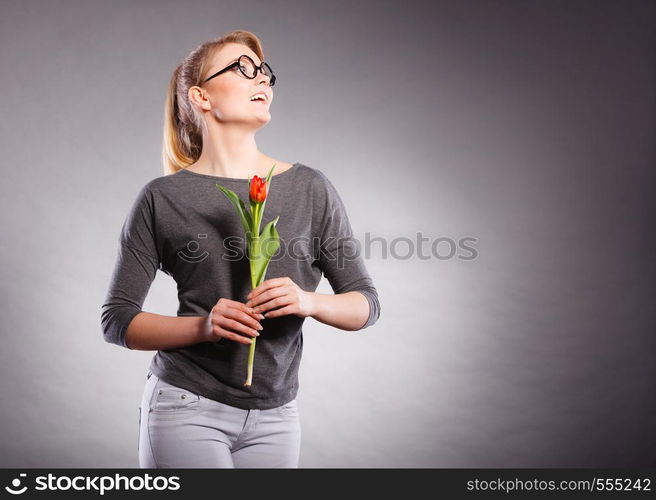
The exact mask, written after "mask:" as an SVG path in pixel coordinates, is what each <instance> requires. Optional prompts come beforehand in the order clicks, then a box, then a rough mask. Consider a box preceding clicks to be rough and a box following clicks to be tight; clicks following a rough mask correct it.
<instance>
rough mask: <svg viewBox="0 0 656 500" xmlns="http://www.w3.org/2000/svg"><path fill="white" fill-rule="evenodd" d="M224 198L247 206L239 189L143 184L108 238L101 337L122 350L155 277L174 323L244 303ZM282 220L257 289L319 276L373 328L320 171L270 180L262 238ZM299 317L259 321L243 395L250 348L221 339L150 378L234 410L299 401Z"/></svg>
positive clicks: (176, 356)
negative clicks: (173, 289) (220, 304)
mask: <svg viewBox="0 0 656 500" xmlns="http://www.w3.org/2000/svg"><path fill="white" fill-rule="evenodd" d="M217 183H218V184H221V185H223V186H225V187H227V188H229V189H231V190H233V191H234V192H235V193H236V194H237V195H238V196H239V197H240V198H241V199H242V200H243V201H244V203H245V204H246V205H247V206H248V194H249V193H248V180H247V179H233V178H228V177H217V176H212V175H205V174H199V173H195V172H191V171H188V170H184V169H183V170H180V171H178V172H176V173H175V174H171V175H165V176H162V177H157V178H154V179H152V180H151V181H149V182H148V183H147V184H146V185H145V186H144V187H143V188H142V189H141V190H140V192H139V194H138V196H137V198H136V200H135V201H134V204H133V206H132V208H131V210H130V211H129V213H128V215H127V218H126V219H125V222H124V224H123V227H122V229H121V232H120V236H119V239H118V258H117V261H116V265H115V268H114V272H113V274H112V277H111V280H110V284H109V289H108V291H107V295H106V298H105V301H104V303H103V305H102V313H101V325H102V331H103V335H104V338H105V340H106V341H107V342H111V343H114V344H117V345H120V346H123V347H126V348H129V347H128V346H127V345H126V342H125V332H126V330H127V328H128V325H129V324H130V322H131V321H132V319H133V318H134V317H135V316H136V315H137V314H138V313H139V312H141V311H142V309H141V307H142V306H143V303H144V300H145V298H146V295H147V293H148V290H149V289H150V286H151V284H152V282H153V280H154V279H155V274H156V272H157V270H158V269H159V270H161V271H162V272H164V273H166V274H168V275H169V276H171V277H173V279H174V280H175V282H176V283H177V288H178V299H179V308H178V312H177V315H178V316H205V317H206V316H208V315H209V313H210V310H211V309H212V307H213V306H214V305H215V304H216V302H217V301H218V300H219V299H220V298H222V297H225V298H228V299H232V300H236V301H239V302H247V299H246V295H247V294H248V293H249V292H250V291H251V289H252V287H251V279H250V267H249V262H248V258H247V253H246V239H245V235H244V230H243V227H242V225H241V221H240V219H239V216H238V215H237V212H236V210H235V208H234V206H233V205H232V204H231V203H230V201H229V200H228V198H227V197H226V196H225V195H224V194H223V193H222V192H221V191H220V190H219V189H218V188H217V187H216V184H217ZM278 215H279V216H280V219H279V221H278V223H277V225H276V229H277V231H278V234H279V236H280V248H279V249H278V251H277V252H276V254H275V255H274V256H273V257H272V259H271V261H270V263H269V267H268V269H267V272H266V276H265V278H264V279H265V280H268V279H271V278H276V277H285V276H288V277H289V278H291V279H292V280H293V281H294V283H296V284H297V285H298V286H299V287H300V288H302V289H303V290H305V291H315V290H316V288H317V286H318V284H319V281H320V280H321V275H322V273H323V274H324V275H325V276H326V278H327V279H328V282H329V283H330V285H331V287H332V289H333V291H334V292H335V293H345V292H350V291H358V292H360V293H361V294H363V295H364V296H365V297H366V298H367V301H368V302H369V318H368V320H367V321H366V323H365V324H364V325H363V326H362V327H361V328H360V329H363V328H367V327H369V326H371V325H373V324H374V323H375V322H376V321H377V320H378V317H379V315H380V304H379V301H378V294H377V292H376V289H375V287H374V285H373V282H372V280H371V278H370V276H369V274H368V272H367V270H366V268H365V265H364V262H363V259H362V256H361V251H360V246H359V244H358V242H357V240H356V239H355V238H354V237H353V232H352V228H351V224H350V222H349V219H348V216H347V213H346V209H345V207H344V204H343V202H342V200H341V198H340V196H339V194H338V193H337V190H336V189H335V187H334V185H333V184H332V183H331V182H330V181H329V180H328V178H327V177H326V175H325V174H324V173H323V172H321V171H320V170H318V169H315V168H312V167H308V166H306V165H304V164H302V163H295V164H294V166H293V167H291V168H290V169H288V170H286V171H284V172H282V173H280V174H277V175H276V174H275V170H274V175H273V177H272V178H271V186H270V189H269V192H268V195H267V202H266V206H265V210H264V216H263V219H262V224H261V228H263V227H264V226H265V224H266V223H267V222H269V221H270V220H272V219H273V218H275V217H276V216H278ZM304 320H305V318H301V317H299V316H296V315H294V314H287V315H284V316H279V317H274V318H265V319H263V320H260V323H261V324H262V326H263V330H261V331H260V336H259V337H257V342H256V346H255V358H254V365H253V380H252V385H251V386H250V387H245V386H244V385H243V384H244V382H245V380H246V376H247V362H248V349H249V346H248V345H246V344H241V343H239V342H235V341H232V340H228V339H221V340H219V341H214V342H200V343H197V344H194V345H189V346H185V347H181V348H175V349H163V350H159V351H157V353H156V354H155V355H154V356H153V359H152V361H151V364H150V370H151V371H152V372H153V373H154V374H155V375H157V376H158V377H160V378H162V379H163V380H164V381H166V382H169V383H171V384H174V385H177V386H179V387H183V388H186V389H188V390H190V391H193V392H195V393H197V394H200V395H202V396H204V397H207V398H211V399H214V400H216V401H219V402H222V403H225V404H228V405H231V406H235V407H238V408H243V409H253V408H257V409H269V408H274V407H277V406H280V405H283V404H285V403H288V402H289V401H291V400H292V399H294V398H295V397H296V394H297V392H298V387H299V383H298V369H299V364H300V361H301V355H302V350H303V331H302V326H303V322H304Z"/></svg>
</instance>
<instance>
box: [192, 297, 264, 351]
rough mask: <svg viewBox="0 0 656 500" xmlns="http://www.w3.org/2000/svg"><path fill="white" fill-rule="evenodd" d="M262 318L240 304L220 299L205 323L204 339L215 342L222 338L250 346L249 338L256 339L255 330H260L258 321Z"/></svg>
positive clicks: (256, 333)
mask: <svg viewBox="0 0 656 500" xmlns="http://www.w3.org/2000/svg"><path fill="white" fill-rule="evenodd" d="M262 318H264V316H262V314H258V313H256V312H253V311H252V309H251V308H250V307H247V306H246V304H243V303H242V302H237V301H235V300H230V299H226V298H220V299H219V301H218V302H217V303H216V304H215V305H214V307H213V308H212V310H211V311H210V314H209V316H208V317H207V321H206V322H205V332H204V333H205V338H206V339H207V341H209V342H212V341H217V340H221V339H222V338H225V339H230V340H234V341H235V342H240V343H242V344H251V343H252V341H251V339H250V338H248V337H245V336H244V334H245V335H248V336H250V337H257V336H258V335H259V333H258V332H257V330H262V325H261V324H260V322H259V321H258V319H262Z"/></svg>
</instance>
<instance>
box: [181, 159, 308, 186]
mask: <svg viewBox="0 0 656 500" xmlns="http://www.w3.org/2000/svg"><path fill="white" fill-rule="evenodd" d="M297 165H300V163H299V162H296V163H294V164H293V165H292V166H291V167H289V168H288V169H287V170H285V171H284V172H280V173H279V174H275V173H274V174H271V178H272V179H273V178H274V177H282V176H283V175H285V174H287V173H288V172H291V171H292V170H294V169H295V168H296V166H297ZM180 172H185V173H187V174H189V175H195V176H198V177H205V178H207V179H214V180H220V181H238V182H248V179H242V178H240V177H221V176H219V175H210V174H200V173H198V172H193V171H191V170H187V169H186V168H181V169H180V170H178V171H177V172H176V173H178V174H179V173H180ZM251 179H252V177H251Z"/></svg>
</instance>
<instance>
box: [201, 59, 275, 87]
mask: <svg viewBox="0 0 656 500" xmlns="http://www.w3.org/2000/svg"><path fill="white" fill-rule="evenodd" d="M235 67H237V68H239V71H241V74H242V75H244V76H245V77H246V78H250V79H251V80H252V79H253V78H255V77H256V76H257V72H258V71H259V72H261V73H262V74H263V75H266V76H268V77H269V85H270V86H271V87H273V86H274V85H275V83H276V75H274V74H273V70H272V69H271V66H269V65H268V64H267V63H265V62H263V63H262V64H261V65H259V66H257V65H256V64H255V61H253V60H252V59H251V58H250V57H248V56H247V55H246V54H244V55H243V56H239V59H237V60H236V61H235V62H233V63H232V64H231V65H229V66H226V67H225V68H223V69H222V70H221V71H217V72H216V73H214V74H213V75H211V76H209V77H207V78H205V80H203V81H202V82H201V85H202V84H203V83H205V82H207V81H209V80H211V79H212V78H214V77H215V76H219V75H220V74H221V73H225V72H226V71H228V70H230V69H232V68H235Z"/></svg>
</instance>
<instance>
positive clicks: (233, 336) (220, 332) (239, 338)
mask: <svg viewBox="0 0 656 500" xmlns="http://www.w3.org/2000/svg"><path fill="white" fill-rule="evenodd" d="M212 330H213V332H214V335H216V336H217V337H223V338H226V339H230V340H234V341H235V342H239V343H240V344H246V345H249V344H252V343H253V341H252V340H251V339H249V338H247V337H244V336H243V335H239V334H237V333H233V332H231V331H229V330H225V329H223V328H221V327H220V326H217V325H214V326H213V327H212Z"/></svg>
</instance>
